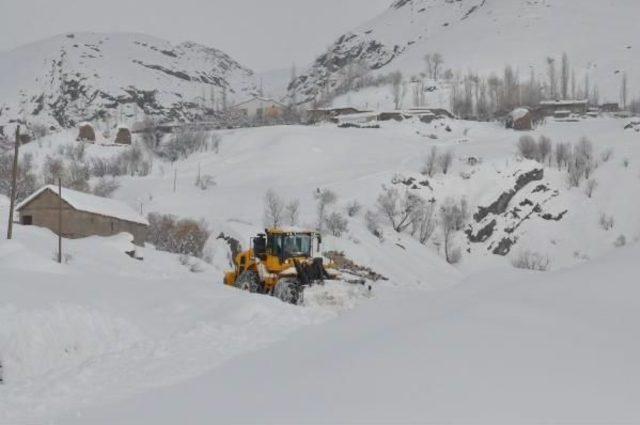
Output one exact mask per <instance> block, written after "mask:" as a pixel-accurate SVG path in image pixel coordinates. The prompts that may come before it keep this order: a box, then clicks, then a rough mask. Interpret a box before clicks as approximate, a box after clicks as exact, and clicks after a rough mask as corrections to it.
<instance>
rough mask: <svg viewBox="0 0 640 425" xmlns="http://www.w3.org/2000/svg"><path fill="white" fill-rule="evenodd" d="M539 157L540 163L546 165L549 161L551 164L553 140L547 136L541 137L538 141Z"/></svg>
mask: <svg viewBox="0 0 640 425" xmlns="http://www.w3.org/2000/svg"><path fill="white" fill-rule="evenodd" d="M537 150H538V157H537V158H536V159H537V161H538V162H540V163H541V164H544V163H545V162H547V160H549V162H551V153H552V152H553V145H552V144H551V139H550V138H548V137H546V136H540V139H538V149H537Z"/></svg>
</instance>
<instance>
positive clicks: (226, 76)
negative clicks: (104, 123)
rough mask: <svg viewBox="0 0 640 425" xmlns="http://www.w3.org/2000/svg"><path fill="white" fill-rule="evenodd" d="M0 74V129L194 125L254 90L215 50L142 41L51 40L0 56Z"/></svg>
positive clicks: (95, 36) (120, 37)
mask: <svg viewBox="0 0 640 425" xmlns="http://www.w3.org/2000/svg"><path fill="white" fill-rule="evenodd" d="M0 74H1V75H2V79H1V80H0V127H1V126H3V125H5V124H7V123H8V122H11V121H12V120H15V119H25V120H27V121H29V122H35V123H39V124H44V125H47V126H54V127H56V128H65V127H73V126H74V125H75V124H77V123H79V122H82V121H92V120H96V119H97V118H104V119H106V120H111V121H112V122H113V123H115V122H132V121H135V120H141V119H142V117H143V113H144V114H147V115H149V116H151V117H157V118H161V119H164V120H166V121H184V120H194V119H197V118H202V117H203V116H204V115H205V113H207V112H209V113H211V112H212V111H213V110H214V109H216V110H219V109H221V107H222V106H221V105H222V102H223V99H224V96H225V94H226V97H227V99H226V101H227V102H229V103H231V102H232V101H234V100H236V101H239V100H243V99H244V98H246V97H247V96H248V95H249V94H250V93H253V92H254V90H255V81H254V77H253V73H252V71H250V70H248V69H246V68H244V67H243V66H242V65H240V64H239V63H237V62H236V61H235V60H233V59H232V58H231V57H229V56H228V55H226V54H225V53H223V52H221V51H219V50H216V49H214V48H210V47H206V46H202V45H199V44H195V43H191V42H185V43H181V44H172V43H170V42H168V41H165V40H161V39H157V38H153V37H149V36H146V35H142V34H126V33H111V34H110V33H69V34H65V35H59V36H56V37H53V38H50V39H47V40H44V41H40V42H37V43H33V44H29V45H26V46H22V47H18V48H16V49H14V50H12V51H9V52H3V53H0ZM225 92H226V93H225Z"/></svg>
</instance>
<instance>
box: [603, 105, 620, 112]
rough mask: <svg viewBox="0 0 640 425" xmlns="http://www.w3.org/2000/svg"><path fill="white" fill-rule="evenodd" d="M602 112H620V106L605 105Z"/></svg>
mask: <svg viewBox="0 0 640 425" xmlns="http://www.w3.org/2000/svg"><path fill="white" fill-rule="evenodd" d="M600 110H601V111H602V112H620V105H618V104H617V103H603V104H602V106H601V107H600Z"/></svg>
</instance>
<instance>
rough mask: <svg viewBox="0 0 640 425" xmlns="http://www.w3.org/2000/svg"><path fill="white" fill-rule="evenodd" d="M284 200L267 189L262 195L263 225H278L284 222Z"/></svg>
mask: <svg viewBox="0 0 640 425" xmlns="http://www.w3.org/2000/svg"><path fill="white" fill-rule="evenodd" d="M284 209H285V207H284V201H283V200H282V198H281V197H280V196H279V195H278V194H277V193H276V192H275V191H274V190H273V189H269V190H267V193H266V194H265V196H264V225H265V226H266V227H280V226H281V225H282V224H283V222H284Z"/></svg>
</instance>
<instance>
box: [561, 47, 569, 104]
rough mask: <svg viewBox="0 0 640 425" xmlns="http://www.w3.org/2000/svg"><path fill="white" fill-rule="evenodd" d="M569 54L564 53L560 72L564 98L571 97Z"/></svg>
mask: <svg viewBox="0 0 640 425" xmlns="http://www.w3.org/2000/svg"><path fill="white" fill-rule="evenodd" d="M569 75H570V70H569V56H567V54H566V53H563V54H562V70H561V74H560V89H561V91H562V98H563V99H568V98H569V78H570V77H569Z"/></svg>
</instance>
